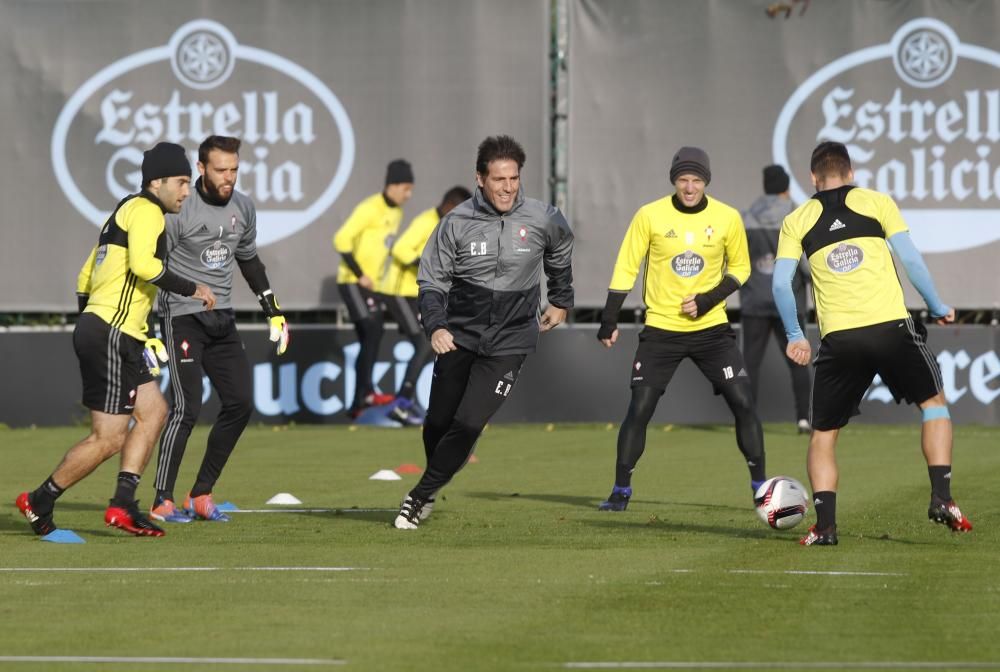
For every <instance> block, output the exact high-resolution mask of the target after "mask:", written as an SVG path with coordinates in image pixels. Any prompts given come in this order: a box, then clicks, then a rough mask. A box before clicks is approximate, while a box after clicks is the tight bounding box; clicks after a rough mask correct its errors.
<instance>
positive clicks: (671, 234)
mask: <svg viewBox="0 0 1000 672" xmlns="http://www.w3.org/2000/svg"><path fill="white" fill-rule="evenodd" d="M664 237H665V238H676V237H677V232H676V231H674V230H673V229H670V230H669V231H667V233H666V235H665V236H664Z"/></svg>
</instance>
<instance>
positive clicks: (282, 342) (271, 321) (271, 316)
mask: <svg viewBox="0 0 1000 672" xmlns="http://www.w3.org/2000/svg"><path fill="white" fill-rule="evenodd" d="M257 300H258V301H260V307H261V308H263V309H264V315H266V316H267V323H268V325H270V327H271V333H270V339H271V342H272V343H277V344H278V345H277V347H275V352H276V353H278V354H279V355H283V354H285V351H286V350H287V349H288V338H289V335H288V322H286V321H285V316H284V315H282V313H281V307H280V306H279V305H278V300H277V299H275V298H274V293H273V292H271V290H270V289H265V290H264V291H263V292H262V293H261V294H258V295H257Z"/></svg>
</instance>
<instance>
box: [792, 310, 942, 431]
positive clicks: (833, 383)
mask: <svg viewBox="0 0 1000 672" xmlns="http://www.w3.org/2000/svg"><path fill="white" fill-rule="evenodd" d="M876 374H878V375H879V376H881V377H882V382H884V383H885V384H886V386H887V387H888V388H889V391H890V392H892V396H893V398H894V399H895V400H896V403H899V402H900V401H903V400H906V401H907V402H909V403H911V404H920V403H923V402H925V401H927V400H928V399H930V398H931V397H933V396H934V395H936V394H937V393H939V392H940V391H941V390H942V389H943V386H942V384H941V368H940V367H939V366H938V363H937V359H936V358H935V357H934V353H933V352H931V350H930V348H928V347H927V330H926V329H925V328H924V326H923V325H922V324H917V323H914V321H913V320H911V319H910V318H905V319H899V320H893V321H891V322H883V323H881V324H873V325H870V326H867V327H858V328H857V329H844V330H842V331H835V332H833V333H831V334H827V335H826V337H824V338H823V341H822V343H820V346H819V353H817V355H816V362H815V370H814V373H813V391H812V410H811V415H812V426H813V427H814V428H815V429H820V430H830V429H839V428H841V427H843V426H844V425H846V424H847V422H848V421H849V420H850V419H851V416H854V415H858V414H859V413H860V408H859V406H860V404H861V400H862V398H863V397H864V395H865V392H866V391H867V390H868V386H869V385H871V383H872V380H873V379H874V378H875V375H876Z"/></svg>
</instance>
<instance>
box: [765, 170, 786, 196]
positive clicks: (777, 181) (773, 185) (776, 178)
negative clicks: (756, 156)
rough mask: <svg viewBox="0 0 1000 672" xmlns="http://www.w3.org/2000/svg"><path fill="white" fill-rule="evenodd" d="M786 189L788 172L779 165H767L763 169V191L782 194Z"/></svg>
mask: <svg viewBox="0 0 1000 672" xmlns="http://www.w3.org/2000/svg"><path fill="white" fill-rule="evenodd" d="M786 191H788V173H786V172H785V169H784V168H782V167H781V166H778V165H774V166H768V167H767V168H765V169H764V193H765V194H783V193H785V192H786Z"/></svg>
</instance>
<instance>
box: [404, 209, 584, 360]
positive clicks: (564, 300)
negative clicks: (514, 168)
mask: <svg viewBox="0 0 1000 672" xmlns="http://www.w3.org/2000/svg"><path fill="white" fill-rule="evenodd" d="M572 254H573V232H572V231H571V230H570V228H569V224H567V223H566V218H565V217H563V214H562V213H561V212H560V211H559V209H558V208H556V207H555V206H553V205H549V204H547V203H543V202H541V201H538V200H535V199H533V198H525V197H524V193H523V192H522V191H520V190H519V191H518V194H517V198H516V199H515V202H514V206H513V207H512V208H511V209H510V210H509V211H508V212H505V213H499V212H497V211H496V210H495V209H494V208H493V206H492V205H490V203H489V201H487V200H486V198H485V197H484V196H483V193H482V190H481V189H476V193H475V194H474V195H473V197H472V198H470V199H469V200H467V201H465V202H464V203H462V204H461V205H459V206H457V207H456V208H455V209H454V210H452V211H451V212H449V213H448V214H447V215H445V217H444V218H443V219H442V220H441V223H440V224H439V225H438V227H437V229H435V231H434V235H433V236H432V237H431V239H430V240H429V241H428V243H427V246H426V247H425V248H424V252H423V255H422V256H421V258H420V271H419V272H418V274H417V284H418V285H419V287H420V292H419V303H420V312H421V318H422V320H423V323H424V330H425V331H426V332H427V335H428V336H430V335H431V334H432V333H434V331H436V330H437V329H440V328H445V329H448V331H450V332H451V334H452V336H453V337H454V339H455V344H456V345H458V346H460V347H462V348H464V349H466V350H471V351H472V352H475V353H477V354H480V355H484V356H498V355H512V354H522V353H529V352H534V350H535V345H536V343H537V341H538V316H539V305H540V302H541V290H540V287H539V284H540V281H541V273H542V271H543V270H544V272H545V275H546V277H547V279H548V301H549V303H551V304H552V305H554V306H558V307H559V308H571V307H572V306H573V270H572Z"/></svg>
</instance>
